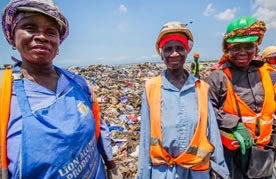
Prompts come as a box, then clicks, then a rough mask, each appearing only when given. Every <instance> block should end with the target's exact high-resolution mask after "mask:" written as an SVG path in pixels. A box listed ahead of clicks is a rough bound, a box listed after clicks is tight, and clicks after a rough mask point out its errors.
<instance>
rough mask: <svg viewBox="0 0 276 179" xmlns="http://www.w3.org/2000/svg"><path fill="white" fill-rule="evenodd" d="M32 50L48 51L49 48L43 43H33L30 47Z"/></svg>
mask: <svg viewBox="0 0 276 179" xmlns="http://www.w3.org/2000/svg"><path fill="white" fill-rule="evenodd" d="M32 50H34V51H37V52H50V49H49V48H47V47H45V46H43V45H35V46H33V47H32Z"/></svg>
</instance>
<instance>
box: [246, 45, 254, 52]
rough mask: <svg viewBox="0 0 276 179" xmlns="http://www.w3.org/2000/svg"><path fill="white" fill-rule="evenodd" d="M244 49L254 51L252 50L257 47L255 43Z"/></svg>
mask: <svg viewBox="0 0 276 179" xmlns="http://www.w3.org/2000/svg"><path fill="white" fill-rule="evenodd" d="M244 49H245V50H247V51H252V50H254V49H255V46H254V45H249V46H247V47H245V48H244Z"/></svg>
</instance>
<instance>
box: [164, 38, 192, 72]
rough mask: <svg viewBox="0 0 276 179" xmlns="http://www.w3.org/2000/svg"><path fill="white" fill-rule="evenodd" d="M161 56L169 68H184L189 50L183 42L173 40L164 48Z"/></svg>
mask: <svg viewBox="0 0 276 179" xmlns="http://www.w3.org/2000/svg"><path fill="white" fill-rule="evenodd" d="M161 57H162V60H163V61H164V63H165V65H166V66H167V69H168V70H179V69H181V70H182V69H183V65H184V63H185V61H186V57H187V52H186V50H185V47H184V45H183V44H182V43H181V42H179V41H176V40H172V41H169V42H167V43H166V44H165V45H164V47H163V48H162V52H161Z"/></svg>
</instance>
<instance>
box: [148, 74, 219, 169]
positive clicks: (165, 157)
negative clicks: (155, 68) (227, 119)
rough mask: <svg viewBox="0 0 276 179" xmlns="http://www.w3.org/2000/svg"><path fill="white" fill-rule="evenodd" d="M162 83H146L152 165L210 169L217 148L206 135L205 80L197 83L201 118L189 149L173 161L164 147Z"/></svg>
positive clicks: (160, 80)
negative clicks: (212, 155)
mask: <svg viewBox="0 0 276 179" xmlns="http://www.w3.org/2000/svg"><path fill="white" fill-rule="evenodd" d="M161 83H162V77H161V76H158V77H155V78H153V79H151V80H149V81H147V82H146V95H147V102H148V104H149V108H150V122H151V144H150V145H151V146H150V154H151V162H152V164H153V165H162V164H166V165H168V166H171V167H172V166H173V165H175V164H177V165H179V166H181V167H183V168H189V169H192V170H207V169H209V164H210V156H211V153H212V151H213V150H214V147H213V146H212V145H211V144H210V143H209V141H208V138H207V136H206V133H207V125H208V124H207V122H208V85H207V84H206V83H205V82H203V81H197V82H196V91H197V95H198V110H199V113H198V114H199V117H198V123H197V127H196V131H195V134H194V135H193V137H192V139H191V142H190V144H189V145H188V147H187V149H186V150H185V151H184V152H183V153H181V154H180V155H179V156H178V157H177V158H173V157H172V156H171V155H170V154H169V153H168V152H167V151H166V150H165V149H164V148H163V147H162V132H161V107H160V104H161V103H160V101H161Z"/></svg>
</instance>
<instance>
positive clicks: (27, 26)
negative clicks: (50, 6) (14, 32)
mask: <svg viewBox="0 0 276 179" xmlns="http://www.w3.org/2000/svg"><path fill="white" fill-rule="evenodd" d="M23 29H25V30H26V31H27V32H30V33H33V32H35V29H36V28H35V26H33V25H30V24H27V25H25V26H24V27H23Z"/></svg>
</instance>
